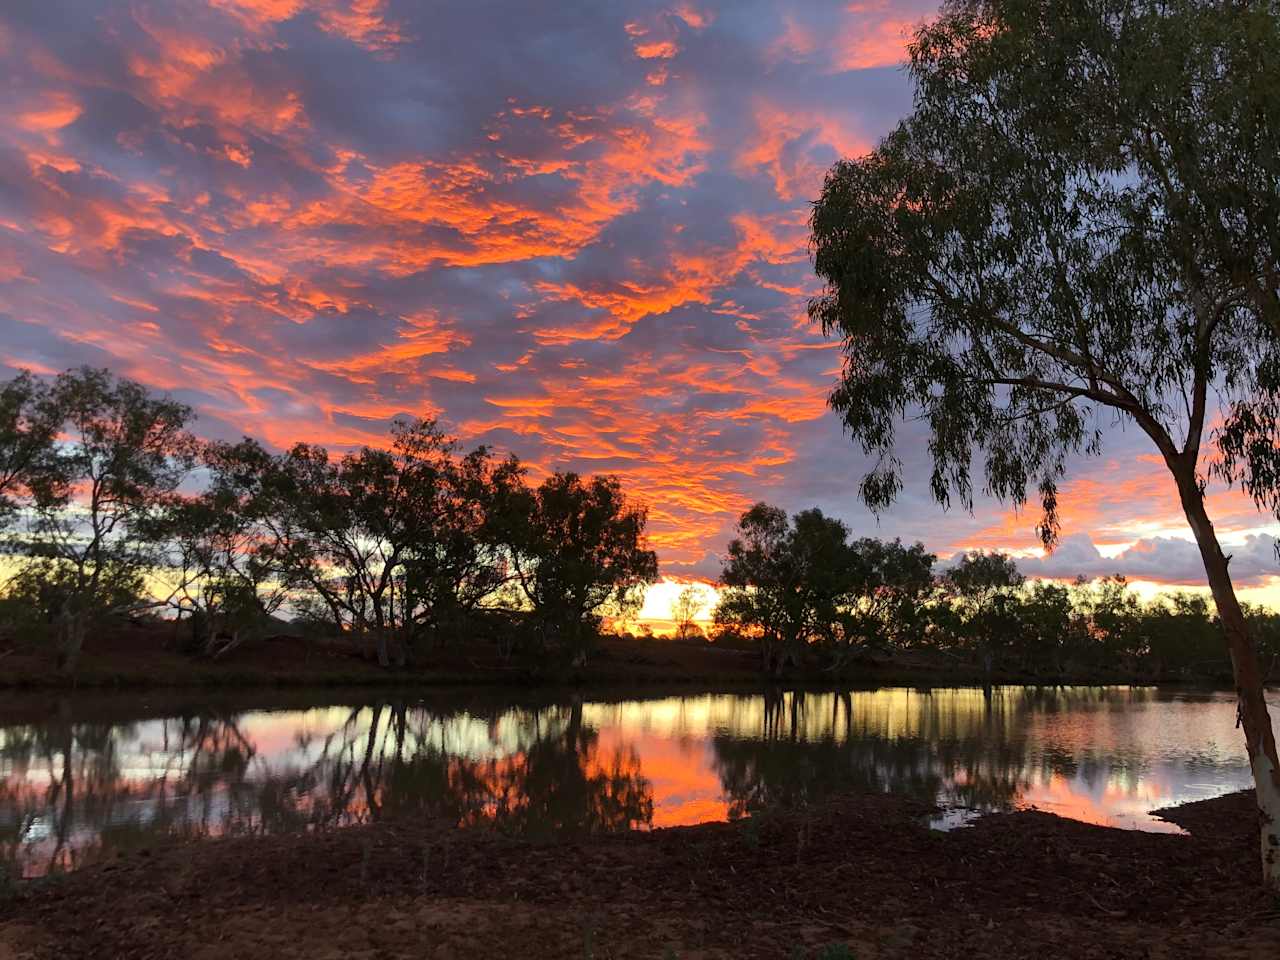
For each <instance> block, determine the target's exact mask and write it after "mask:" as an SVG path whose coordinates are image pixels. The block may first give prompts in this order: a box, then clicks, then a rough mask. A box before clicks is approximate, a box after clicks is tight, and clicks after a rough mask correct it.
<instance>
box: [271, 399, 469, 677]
mask: <svg viewBox="0 0 1280 960" xmlns="http://www.w3.org/2000/svg"><path fill="white" fill-rule="evenodd" d="M454 447H455V443H454V441H453V440H452V438H450V437H447V436H445V435H444V434H443V433H442V432H441V431H440V429H439V428H438V426H437V424H436V423H435V421H433V420H420V421H415V422H412V423H405V424H399V425H398V426H397V427H396V428H395V431H394V432H393V439H392V447H391V449H390V450H377V449H374V448H371V447H365V448H362V449H361V450H359V451H357V452H355V453H351V454H347V455H346V456H344V457H342V458H341V459H339V460H332V459H330V457H329V454H328V451H326V450H324V449H323V448H321V447H313V446H309V445H307V444H297V445H296V446H295V447H294V448H293V449H292V450H290V451H289V452H288V453H287V454H285V455H284V456H283V457H280V458H278V459H277V460H276V461H274V463H273V464H272V465H271V466H270V468H269V470H268V473H267V478H266V480H265V482H264V485H263V496H264V498H266V499H267V500H268V501H269V505H268V506H267V507H265V508H264V510H263V511H262V519H263V523H264V526H265V527H266V528H267V530H268V532H269V534H270V536H271V540H272V546H271V557H272V562H273V563H275V564H276V566H277V567H278V568H279V569H280V570H281V571H282V572H283V573H284V574H285V576H286V577H287V578H288V579H290V580H291V581H292V582H294V583H298V584H305V585H306V587H307V589H308V591H309V592H310V593H311V595H312V597H313V598H314V599H315V600H317V601H318V602H319V604H320V606H321V607H322V609H324V610H325V611H327V613H328V615H329V617H330V618H331V619H332V621H333V623H334V625H335V626H336V627H337V628H338V629H340V630H343V631H349V632H351V633H353V634H354V635H355V636H357V637H358V638H360V639H362V640H371V641H372V644H373V649H374V651H375V653H376V656H377V659H378V663H379V664H380V665H382V666H384V667H385V666H390V664H391V643H390V641H391V638H392V636H393V635H394V634H396V633H397V632H398V631H399V632H401V637H400V639H401V643H400V644H399V646H398V648H397V650H396V654H397V657H398V659H399V660H400V661H401V662H402V663H403V662H404V661H405V660H406V658H407V655H408V650H407V645H406V642H405V641H406V637H405V636H404V635H403V630H404V628H405V626H406V621H405V619H404V615H405V612H406V610H407V611H408V612H409V613H410V614H412V612H413V610H414V609H415V603H410V604H408V606H406V604H405V603H404V602H403V601H404V597H403V590H404V589H405V586H406V584H405V581H404V564H405V562H406V560H407V559H408V558H409V557H410V554H411V551H414V550H417V551H418V552H419V553H418V555H419V556H421V555H422V553H421V552H422V550H423V549H424V548H423V545H424V543H427V542H429V541H430V538H431V532H432V531H433V530H435V529H436V528H437V526H438V523H439V518H440V514H441V511H442V506H441V500H442V498H443V496H444V488H445V484H446V477H447V475H448V472H449V470H450V468H451V457H452V453H453V450H454ZM398 591H400V592H401V596H400V597H397V592H398Z"/></svg>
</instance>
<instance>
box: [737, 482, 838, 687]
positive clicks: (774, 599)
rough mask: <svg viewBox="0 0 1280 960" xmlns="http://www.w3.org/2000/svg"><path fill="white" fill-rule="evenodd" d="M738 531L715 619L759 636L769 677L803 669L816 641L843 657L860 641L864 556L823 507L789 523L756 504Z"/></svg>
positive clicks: (776, 512)
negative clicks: (858, 605)
mask: <svg viewBox="0 0 1280 960" xmlns="http://www.w3.org/2000/svg"><path fill="white" fill-rule="evenodd" d="M737 533H738V535H737V536H736V537H735V538H734V539H733V540H731V541H730V542H729V549H728V554H727V556H726V559H725V565H724V572H723V573H722V574H721V582H722V583H723V584H724V587H725V589H724V591H723V592H722V593H721V596H720V603H719V604H718V605H717V607H716V613H715V619H716V622H717V623H718V624H720V625H722V626H731V627H733V628H735V629H737V630H739V631H742V632H745V633H747V634H749V635H751V636H755V637H758V638H759V640H760V652H761V657H762V660H763V667H764V670H765V672H766V674H768V675H770V676H774V677H777V676H780V675H781V674H782V672H783V670H784V669H785V668H786V667H787V666H788V665H791V666H796V665H798V664H799V662H800V657H801V654H802V652H803V651H804V650H805V649H806V648H807V647H809V646H810V645H812V644H818V645H823V646H826V647H827V648H829V649H833V650H836V651H837V653H838V655H839V653H840V652H842V651H843V649H844V648H846V647H847V646H848V645H849V644H851V643H853V642H855V640H856V639H857V637H858V634H857V630H856V625H857V618H856V616H855V615H854V613H853V601H854V595H855V589H856V587H857V585H858V579H857V569H856V560H857V558H856V557H855V555H854V553H853V551H852V550H851V549H850V546H849V542H848V540H849V530H848V528H847V527H846V526H845V525H844V524H843V523H842V522H841V521H839V520H837V519H835V518H832V517H827V516H824V515H823V513H822V511H821V510H817V509H812V510H804V511H801V512H800V513H797V514H796V515H795V516H794V517H793V518H792V519H791V520H790V521H788V519H787V514H786V512H785V511H783V510H780V509H779V508H777V507H771V506H769V505H768V504H766V503H757V504H756V505H755V506H753V507H752V508H751V509H750V510H748V511H746V512H745V513H744V514H743V515H742V516H741V517H740V518H739V520H738V529H737Z"/></svg>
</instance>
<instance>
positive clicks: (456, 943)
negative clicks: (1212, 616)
mask: <svg viewBox="0 0 1280 960" xmlns="http://www.w3.org/2000/svg"><path fill="white" fill-rule="evenodd" d="M930 809H931V808H930V807H929V806H928V805H927V804H922V803H920V802H917V801H911V800H907V799H903V798H899V797H894V796H888V795H883V794H876V795H854V796H848V797H843V798H840V799H838V800H833V801H829V802H824V803H822V804H820V805H816V806H814V807H811V808H809V809H807V810H803V811H791V812H785V813H782V812H779V813H769V814H763V815H758V816H756V817H754V818H750V819H747V820H740V821H736V822H730V823H709V824H703V825H701V826H695V827H675V828H666V829H657V830H654V831H651V832H642V833H631V834H622V835H605V836H595V837H586V838H577V839H567V840H560V841H549V842H533V841H528V840H523V839H519V838H512V837H507V836H503V835H501V834H499V833H494V832H491V831H481V830H458V829H456V828H453V827H452V826H451V825H449V824H445V823H441V822H422V821H416V822H403V821H394V820H393V821H386V822H382V823H376V824H374V825H371V826H365V827H349V828H345V829H342V830H337V831H333V832H327V833H320V834H310V835H279V836H267V837H236V838H226V839H219V840H202V841H194V842H192V843H182V842H178V843H173V844H165V845H158V846H157V847H156V848H155V849H153V850H148V851H142V852H140V853H137V854H134V855H130V856H123V857H120V858H118V859H117V860H115V861H113V862H109V863H105V864H99V865H96V866H89V867H86V868H84V869H83V870H81V871H78V872H76V873H74V874H71V875H69V876H64V877H59V878H54V879H48V880H37V881H25V882H22V883H19V884H16V885H11V888H10V890H9V894H8V897H7V898H6V899H4V900H3V901H0V958H4V960H16V958H18V957H24V958H26V957H30V958H32V960H42V958H46V957H49V958H52V957H60V958H69V960H70V958H81V957H83V958H88V957H95V958H96V957H103V956H111V957H122V958H123V957H130V958H133V957H136V958H148V960H160V958H166V960H167V958H174V960H176V958H179V957H181V958H184V960H185V958H188V957H191V958H196V960H220V958H230V957H251V956H272V957H284V958H288V957H299V958H301V957H308V958H314V957H330V956H332V957H338V956H362V957H376V958H379V960H393V958H394V960H398V958H402V957H403V958H410V957H413V958H419V957H452V958H462V957H473V956H474V957H485V956H506V955H509V954H510V953H511V952H512V950H513V949H514V948H515V947H516V945H517V944H518V945H519V947H518V950H519V954H520V955H521V956H523V957H527V958H529V960H541V958H552V957H554V958H560V957H564V958H575V960H578V958H582V957H617V958H623V957H635V958H640V957H651V958H657V957H669V956H675V957H702V958H725V960H727V958H729V957H734V958H737V957H751V958H755V957H759V958H765V957H791V956H801V957H814V956H818V955H820V954H819V951H821V950H822V949H824V948H828V949H829V948H831V947H832V945H834V944H846V945H847V946H848V948H849V950H850V951H851V952H852V955H853V956H856V957H858V958H860V960H866V958H888V957H904V958H905V957H955V956H957V955H961V954H963V955H967V956H982V955H987V956H992V957H1046V956H1053V957H1064V958H1085V957H1090V958H1092V957H1161V958H1180V957H1188V958H1190V957H1205V956H1212V957H1230V958H1235V957H1240V958H1244V957H1263V956H1276V955H1280V903H1277V902H1276V900H1275V899H1274V898H1272V897H1270V896H1269V895H1267V894H1266V893H1265V892H1264V891H1263V889H1262V887H1261V884H1260V882H1259V876H1258V874H1259V869H1258V866H1257V857H1258V851H1257V840H1256V837H1257V834H1256V832H1255V831H1256V827H1255V826H1254V820H1253V802H1252V796H1251V794H1249V793H1238V794H1231V795H1228V796H1226V797H1220V798H1217V799H1213V800H1208V801H1198V802H1196V803H1192V804H1187V805H1185V806H1182V807H1177V808H1174V809H1172V810H1166V811H1161V813H1162V815H1163V816H1165V817H1166V818H1167V819H1169V820H1172V821H1173V822H1176V823H1178V824H1180V825H1182V826H1183V827H1185V828H1186V829H1187V830H1188V831H1189V835H1187V836H1177V835H1167V834H1149V833H1137V832H1131V831H1122V830H1116V829H1111V828H1106V827H1095V826H1089V825H1086V824H1082V823H1078V822H1075V821H1070V820H1064V819H1060V818H1058V817H1056V816H1052V815H1050V814H1045V813H1038V812H1034V811H1028V812H1019V813H1010V814H995V815H991V816H988V817H985V818H982V819H980V820H979V821H977V822H976V823H975V824H974V825H973V826H971V827H967V828H964V829H961V830H956V831H953V832H950V833H945V834H940V833H937V832H934V831H930V830H928V829H926V828H925V826H924V825H923V821H924V818H925V817H926V816H927V814H928V813H929V812H930ZM797 950H798V951H799V952H798V953H797V952H795V951H797ZM958 951H959V952H958ZM832 955H833V956H834V955H841V956H844V955H847V954H832Z"/></svg>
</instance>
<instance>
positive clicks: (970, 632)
mask: <svg viewBox="0 0 1280 960" xmlns="http://www.w3.org/2000/svg"><path fill="white" fill-rule="evenodd" d="M1025 582H1026V578H1025V577H1024V576H1023V575H1022V573H1021V572H1020V571H1019V570H1018V565H1017V563H1015V562H1014V559H1013V558H1012V557H1011V556H1009V555H1008V554H1007V553H1000V552H998V551H992V552H986V551H982V550H970V551H968V552H966V553H964V554H963V555H962V556H961V557H960V559H959V561H957V563H956V565H955V566H954V567H952V568H951V569H950V570H948V571H947V574H946V576H945V577H944V578H943V584H944V589H945V590H946V591H947V593H948V594H949V595H950V596H951V598H952V599H953V600H954V601H956V602H958V605H959V607H960V614H961V616H962V618H963V621H962V628H961V633H962V636H963V637H964V638H965V639H966V640H968V641H969V644H970V645H971V646H972V647H973V649H974V652H975V653H976V654H977V655H978V658H979V660H981V662H982V669H983V675H984V677H985V678H986V684H987V686H988V687H989V686H990V685H991V672H992V669H993V668H994V666H995V658H996V653H997V651H998V649H999V648H1000V647H1001V646H1005V645H1007V644H1008V643H1009V642H1010V641H1012V640H1013V639H1014V634H1015V633H1016V629H1017V610H1016V605H1017V600H1018V597H1017V596H1016V591H1017V590H1019V589H1020V588H1021V587H1022V585H1023V584H1024V583H1025Z"/></svg>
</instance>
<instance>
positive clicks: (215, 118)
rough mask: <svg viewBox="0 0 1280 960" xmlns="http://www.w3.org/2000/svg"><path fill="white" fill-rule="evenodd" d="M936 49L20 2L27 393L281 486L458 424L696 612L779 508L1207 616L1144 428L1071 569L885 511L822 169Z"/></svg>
mask: <svg viewBox="0 0 1280 960" xmlns="http://www.w3.org/2000/svg"><path fill="white" fill-rule="evenodd" d="M933 12H934V6H933V4H931V3H925V2H917V0H899V2H892V0H865V2H855V3H849V4H838V3H831V2H802V0H777V2H762V0H724V2H711V0H688V2H686V0H675V2H648V0H628V2H606V0H589V2H588V0H583V2H573V0H562V2H557V3H554V4H537V3H527V2H522V0H503V2H496V0H468V2H466V3H453V2H441V3H431V4H425V3H421V2H418V0H314V2H304V0H92V2H89V0H38V2H33V0H6V2H5V3H4V4H3V5H0V65H2V68H3V79H4V82H3V84H0V106H2V108H3V111H4V115H5V116H6V117H7V118H9V122H8V123H6V124H5V125H4V126H3V128H0V375H9V374H11V373H12V372H13V370H15V369H16V368H19V367H26V368H30V369H33V370H35V371H38V372H43V373H53V372H57V371H60V370H63V369H66V368H67V367H70V366H74V365H79V364H82V363H88V364H93V365H96V366H107V367H110V368H112V369H113V370H115V371H117V372H118V373H120V374H122V375H125V376H128V377H132V378H135V379H138V380H141V381H143V382H144V383H147V384H148V385H150V386H152V387H154V388H156V389H157V390H162V391H167V392H169V393H171V394H172V395H173V396H175V397H177V398H179V399H181V400H183V401H185V402H187V403H189V404H191V405H192V406H193V407H194V408H195V409H196V410H197V412H198V415H199V419H198V421H197V424H196V428H197V430H198V432H199V433H200V434H201V435H203V436H206V437H220V438H234V437H238V436H240V435H242V434H245V433H248V434H251V435H254V436H256V437H258V438H260V439H262V440H263V441H265V442H267V443H268V444H269V445H271V446H273V447H274V448H277V449H281V448H284V447H287V446H289V445H290V444H292V443H294V442H295V441H307V442H312V443H320V444H323V445H326V446H327V447H329V448H330V449H332V450H342V449H349V448H351V447H354V446H359V445H362V444H379V443H382V442H384V441H385V438H386V436H387V429H388V425H389V423H390V421H391V420H392V419H393V418H395V417H397V416H406V415H407V416H421V415H431V416H436V417H439V418H440V420H441V421H442V422H443V423H444V424H445V426H446V427H447V428H448V429H449V430H451V431H452V432H454V433H456V434H457V435H458V436H459V437H460V438H461V439H462V440H463V442H464V443H465V444H467V445H468V446H470V445H474V444H478V443H486V444H490V445H492V446H494V447H495V448H497V449H499V450H501V451H508V450H510V451H514V452H516V453H518V454H519V455H520V456H521V457H522V458H523V459H525V460H526V461H527V462H528V463H529V464H530V465H531V466H532V468H533V472H534V476H535V478H536V477H538V476H541V475H544V474H545V473H547V472H549V471H552V470H556V469H573V470H578V471H581V472H584V473H594V472H609V473H616V474H618V475H619V476H621V477H622V478H623V480H624V482H625V483H626V485H627V488H628V489H629V490H630V491H631V492H632V494H633V495H634V496H635V497H636V498H637V499H639V500H642V501H643V502H645V503H646V504H647V505H648V507H649V511H650V528H649V529H650V534H651V539H652V543H653V546H654V547H655V548H656V549H657V551H658V553H659V557H660V560H661V562H662V569H663V573H664V575H666V576H667V577H669V578H705V579H714V578H715V577H716V575H717V574H718V572H719V569H720V560H719V557H720V556H721V555H722V554H723V552H724V548H725V545H726V543H727V541H728V539H729V538H730V536H731V534H732V527H733V524H734V521H735V520H736V517H737V516H738V514H739V513H741V512H742V511H743V510H744V509H746V508H747V507H748V506H750V505H751V504H752V503H753V502H755V501H757V500H762V499H763V500H767V501H769V502H772V503H776V504H778V505H780V506H783V507H785V508H787V509H790V510H798V509H802V508H805V507H808V506H814V505H816V506H819V507H821V508H822V509H823V510H824V511H826V512H828V513H832V514H835V515H837V516H840V517H842V518H843V519H845V520H846V521H847V522H848V523H849V524H850V526H851V527H852V528H853V530H854V532H855V534H857V535H860V536H864V535H865V536H880V537H901V538H902V539H904V540H907V541H915V540H920V541H923V542H924V543H925V544H926V545H927V546H928V547H929V548H930V549H931V550H933V551H935V552H936V553H938V554H939V555H940V556H943V557H949V556H951V555H953V554H954V553H955V552H957V551H959V550H962V549H968V548H1001V549H1009V550H1014V551H1017V552H1019V554H1020V555H1022V556H1023V558H1024V559H1023V567H1024V570H1025V571H1026V572H1027V573H1029V574H1032V575H1043V576H1053V577H1072V576H1074V575H1076V574H1077V573H1083V574H1086V575H1100V574H1110V573H1117V572H1118V573H1125V574H1127V575H1129V576H1130V577H1131V578H1133V579H1136V580H1139V581H1142V582H1143V583H1144V584H1146V585H1185V586H1194V585H1196V584H1197V583H1199V582H1200V581H1201V580H1202V577H1203V574H1202V570H1201V568H1200V566H1199V559H1198V556H1197V555H1196V552H1195V549H1194V547H1193V546H1192V545H1191V544H1190V542H1189V540H1188V535H1187V533H1186V527H1185V523H1184V522H1183V520H1182V518H1181V515H1180V512H1179V508H1178V505H1177V499H1176V494H1175V492H1174V490H1173V486H1172V483H1171V481H1170V480H1169V479H1168V477H1167V475H1166V473H1165V471H1164V468H1163V466H1162V465H1161V464H1160V463H1159V462H1158V461H1157V458H1156V457H1155V455H1154V450H1152V449H1150V448H1149V447H1148V445H1147V444H1146V442H1145V438H1144V437H1143V436H1142V435H1141V434H1140V433H1139V432H1138V431H1136V430H1133V429H1129V430H1127V431H1126V430H1124V429H1121V428H1120V427H1116V428H1115V429H1112V430H1110V431H1109V433H1108V437H1107V442H1106V444H1105V449H1104V453H1103V456H1102V457H1101V458H1098V459H1094V460H1088V461H1086V460H1080V461H1078V462H1076V463H1073V464H1072V470H1071V473H1070V476H1069V479H1068V482H1067V483H1066V484H1065V485H1064V489H1063V495H1062V516H1063V533H1064V539H1063V542H1062V544H1061V546H1060V547H1059V549H1058V550H1057V551H1055V553H1054V554H1052V555H1051V556H1049V557H1040V556H1038V555H1037V554H1038V552H1037V550H1036V543H1037V541H1036V538H1035V532H1034V521H1035V516H1034V512H1033V511H1027V512H1023V513H1021V514H1016V513H1013V512H1011V511H1010V510H1009V509H1008V508H1007V507H1005V506H1002V505H1000V504H997V503H993V502H988V501H980V502H978V503H977V504H976V505H975V508H974V510H973V512H972V513H970V512H968V511H964V510H959V509H952V510H950V511H945V512H944V511H942V510H941V509H940V508H939V507H938V506H937V505H936V504H934V503H933V501H932V499H931V497H930V495H929V493H928V489H927V486H926V485H925V483H924V481H925V479H926V478H927V473H928V459H927V451H926V449H925V442H926V437H925V436H924V434H923V432H920V431H915V430H913V429H908V430H906V431H905V432H904V433H903V434H902V446H901V449H900V453H901V455H902V457H903V459H904V460H905V462H906V463H907V468H908V469H907V479H908V482H907V487H906V489H905V490H904V492H903V495H902V497H901V498H900V501H899V503H898V504H897V505H896V506H895V507H894V508H893V509H891V510H890V511H888V512H886V513H884V514H882V515H881V516H879V517H875V516H872V515H871V514H869V513H868V512H867V511H866V510H865V509H863V508H861V507H860V506H859V505H858V503H857V497H856V487H857V482H858V480H859V478H860V477H861V475H862V473H863V472H864V471H865V469H866V467H867V463H866V460H865V458H864V457H863V456H862V455H861V454H860V453H859V451H858V450H857V449H855V448H854V447H853V445H852V444H850V442H849V441H848V439H847V438H846V437H844V436H843V435H842V432H841V428H840V425H839V422H838V420H837V419H836V418H835V416H834V415H832V414H831V413H830V412H829V411H828V410H827V409H826V402H825V401H826V395H827V392H828V391H829V389H830V387H831V386H832V384H833V383H834V381H835V378H836V376H837V375H838V372H839V367H840V355H839V352H838V350H837V348H836V346H835V345H834V344H832V343H830V342H827V341H824V339H823V338H822V337H821V335H820V332H819V331H818V330H817V329H815V328H814V327H813V325H812V324H810V322H809V321H808V318H807V315H806V312H805V306H806V300H807V298H808V297H809V296H811V295H812V294H813V293H815V292H816V283H815V281H814V279H813V276H812V270H811V264H810V260H809V255H808V250H807V230H806V218H807V216H808V211H809V205H810V203H811V202H812V200H813V199H815V198H816V196H817V194H818V192H819V190H820V188H821V183H822V177H823V174H824V172H825V171H826V170H827V169H828V168H829V167H830V165H831V164H832V163H833V162H834V161H835V160H836V159H838V158H840V157H842V156H855V155H858V154H860V153H862V152H865V151H867V150H868V149H870V148H872V147H873V146H874V145H875V144H876V142H877V141H878V139H879V138H880V137H881V136H883V135H884V134H886V133H887V132H888V131H889V130H891V129H892V127H893V126H894V124H895V123H896V122H897V120H898V119H899V118H901V117H902V116H903V115H904V114H905V113H906V112H907V111H908V110H909V109H910V106H911V85H910V82H909V79H908V78H907V76H906V75H905V73H904V71H903V69H902V62H903V60H904V57H905V54H904V47H905V43H906V40H907V38H908V36H909V33H910V31H911V29H912V27H913V26H914V25H916V24H918V23H920V22H921V21H922V20H924V19H926V18H927V17H929V16H930V15H931V14H932V13H933ZM1210 507H1211V510H1212V511H1213V514H1214V517H1215V520H1216V523H1217V526H1218V530H1219V533H1220V535H1221V536H1222V537H1223V539H1224V540H1225V541H1226V542H1227V543H1228V544H1229V545H1230V546H1229V547H1228V550H1229V552H1233V553H1234V560H1233V562H1232V571H1233V573H1234V574H1235V575H1236V578H1237V583H1238V584H1239V585H1240V586H1241V587H1243V588H1244V590H1243V592H1244V593H1245V595H1246V596H1248V597H1251V598H1254V599H1262V600H1268V601H1271V602H1275V601H1276V600H1280V589H1277V586H1276V581H1275V577H1276V574H1278V573H1280V568H1277V564H1276V557H1275V553H1274V550H1273V540H1272V536H1273V535H1274V534H1275V533H1276V532H1278V531H1280V527H1277V526H1276V525H1275V524H1274V523H1273V522H1269V518H1266V517H1262V516H1260V515H1259V514H1258V513H1257V512H1256V511H1255V510H1254V509H1253V507H1252V505H1251V504H1250V503H1249V502H1248V501H1247V500H1246V499H1245V498H1243V497H1242V496H1241V495H1239V494H1238V493H1234V492H1231V491H1222V490H1215V491H1213V493H1212V494H1211V498H1210ZM1151 588H1152V589H1154V586H1152V587H1151ZM668 592H669V591H668ZM656 596H657V598H658V600H656V601H655V602H659V603H667V602H669V599H668V597H667V592H663V591H659V592H658V593H657V594H656ZM651 612H652V611H651Z"/></svg>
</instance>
